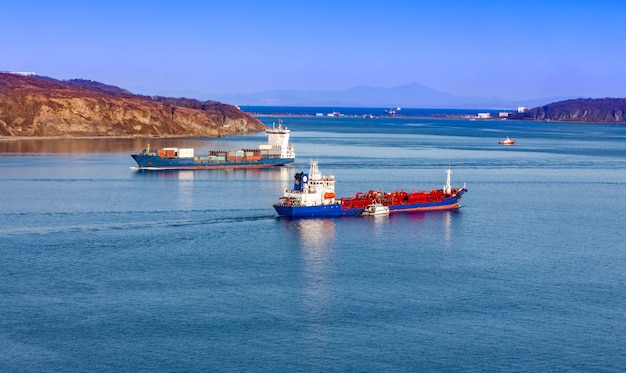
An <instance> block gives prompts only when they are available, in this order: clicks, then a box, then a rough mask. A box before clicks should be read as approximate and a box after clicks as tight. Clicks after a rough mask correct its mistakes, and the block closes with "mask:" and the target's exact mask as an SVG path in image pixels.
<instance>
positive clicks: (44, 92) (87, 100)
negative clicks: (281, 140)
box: [0, 73, 266, 137]
mask: <svg viewBox="0 0 626 373" xmlns="http://www.w3.org/2000/svg"><path fill="white" fill-rule="evenodd" d="M265 129H266V127H265V125H264V124H263V123H261V122H260V121H259V120H258V119H256V118H254V117H252V116H251V115H249V114H246V113H243V112H242V111H241V110H239V109H238V108H236V107H235V106H232V105H226V104H222V103H219V102H216V101H198V100H193V99H184V98H167V97H150V96H141V95H135V94H132V93H130V92H128V91H126V90H124V89H122V88H118V87H115V86H111V85H107V84H103V83H99V82H94V81H92V80H82V79H74V80H66V81H60V80H56V79H53V78H47V77H41V76H24V75H20V74H12V73H0V136H10V137H24V136H36V137H41V136H55V137H57V136H60V137H67V136H72V137H81V136H114V137H119V136H123V137H126V136H132V137H153V136H160V137H179V136H185V137H219V136H228V135H234V134H242V133H248V132H259V131H263V130H265Z"/></svg>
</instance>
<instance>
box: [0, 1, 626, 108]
mask: <svg viewBox="0 0 626 373" xmlns="http://www.w3.org/2000/svg"><path fill="white" fill-rule="evenodd" d="M0 35H1V36H0V41H1V44H0V71H33V72H36V73H37V74H39V75H46V76H50V77H53V78H57V79H72V78H84V79H93V80H97V81H100V82H103V83H108V84H113V85H117V86H120V87H123V88H126V89H129V90H131V91H133V92H136V93H144V94H160V95H176V94H177V93H178V92H199V93H215V94H222V93H252V92H258V91H266V90H283V89H294V90H341V89H346V88H351V87H354V86H359V85H365V86H372V87H393V86H398V85H403V84H408V83H413V82H416V83H420V84H423V85H426V86H428V87H431V88H433V89H437V90H439V91H442V92H446V93H450V94H454V95H459V96H484V97H492V96H495V97H499V98H503V99H531V98H543V97H565V96H578V97H626V1H624V0H615V1H609V0H595V1H592V0H589V1H577V0H568V1H551V0H538V1H535V0H531V1H507V0H503V1H482V0H474V1H460V0H436V1H432V0H431V1H420V0H408V1H400V0H384V1H382V0H381V1H370V0H354V1H341V0H312V1H308V0H288V1H282V0H281V1H271V0H268V1H243V0H242V1H240V0H222V1H189V0H177V1H159V0H151V1H132V0H125V1H118V0H111V1H98V0H93V1H89V0H81V1H62V0H58V1H54V0H49V1H48V0H45V1H44V0H42V1H29V0H20V1H6V2H3V4H2V5H0ZM203 98H209V97H203Z"/></svg>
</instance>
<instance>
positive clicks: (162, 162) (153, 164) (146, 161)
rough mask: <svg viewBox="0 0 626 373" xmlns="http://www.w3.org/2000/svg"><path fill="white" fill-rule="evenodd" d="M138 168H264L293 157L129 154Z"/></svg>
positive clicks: (284, 162)
mask: <svg viewBox="0 0 626 373" xmlns="http://www.w3.org/2000/svg"><path fill="white" fill-rule="evenodd" d="M131 157H133V159H134V160H135V162H137V165H138V166H139V169H144V170H203V169H221V168H265V167H273V166H282V165H285V164H287V163H291V162H293V161H294V158H261V159H260V160H258V161H217V162H209V161H196V160H195V159H194V158H161V157H159V156H158V155H145V154H131Z"/></svg>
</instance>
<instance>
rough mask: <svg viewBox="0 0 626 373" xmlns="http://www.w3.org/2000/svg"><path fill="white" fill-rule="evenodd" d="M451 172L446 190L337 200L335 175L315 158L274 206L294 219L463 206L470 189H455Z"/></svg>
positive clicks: (380, 194)
mask: <svg viewBox="0 0 626 373" xmlns="http://www.w3.org/2000/svg"><path fill="white" fill-rule="evenodd" d="M451 172H452V171H450V169H449V168H448V169H447V170H446V173H447V175H448V177H447V180H446V184H445V185H444V186H443V188H442V189H433V190H431V191H430V192H426V191H415V192H410V193H408V192H405V191H403V190H396V191H394V192H391V193H383V192H378V191H375V190H370V191H369V192H367V193H357V194H355V195H354V196H352V197H347V198H340V199H337V197H336V196H335V177H334V176H324V175H322V174H321V172H320V171H319V168H318V166H317V162H316V161H311V163H310V168H309V173H308V174H305V173H304V172H299V173H297V174H296V176H295V181H294V185H293V188H292V189H286V190H285V191H284V193H283V196H282V197H280V199H279V201H278V202H277V203H275V204H274V209H275V210H276V212H277V213H278V215H280V216H285V217H290V218H302V217H309V218H324V217H337V216H347V215H364V214H365V215H371V214H372V212H375V213H376V214H379V213H380V214H382V213H384V211H385V210H388V213H396V212H413V211H433V210H452V209H457V208H459V207H460V203H459V200H460V199H461V197H462V196H463V194H464V193H465V192H467V189H466V188H465V185H463V187H462V188H452V186H451V185H450V174H451ZM378 205H380V206H382V207H379V206H378ZM379 211H380V212H379Z"/></svg>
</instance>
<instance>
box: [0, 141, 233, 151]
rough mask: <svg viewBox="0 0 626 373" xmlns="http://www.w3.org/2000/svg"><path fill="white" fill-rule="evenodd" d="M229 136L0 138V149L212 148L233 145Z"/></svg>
mask: <svg viewBox="0 0 626 373" xmlns="http://www.w3.org/2000/svg"><path fill="white" fill-rule="evenodd" d="M225 141H227V140H226V139H186V138H168V139H165V138H164V139H154V138H151V139H135V138H117V139H116V138H108V137H107V138H89V139H58V138H54V139H51V138H41V139H12V138H11V139H8V138H3V139H0V153H117V152H128V153H135V152H140V151H141V150H142V149H144V148H146V146H147V145H148V144H150V147H151V148H164V147H179V148H196V149H199V148H207V149H208V148H211V149H225V150H230V149H233V145H236V144H227V143H225Z"/></svg>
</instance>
